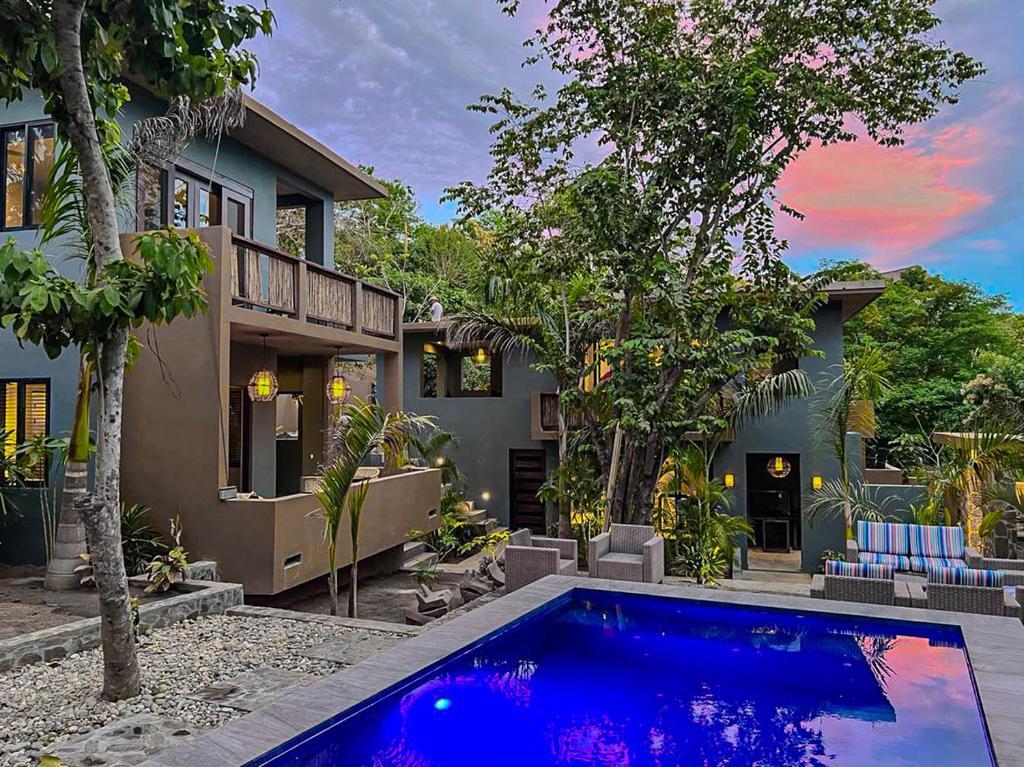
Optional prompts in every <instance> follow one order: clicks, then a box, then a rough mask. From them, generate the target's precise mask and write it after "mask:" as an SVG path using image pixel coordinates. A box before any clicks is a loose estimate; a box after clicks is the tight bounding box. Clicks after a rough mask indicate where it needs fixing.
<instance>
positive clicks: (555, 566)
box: [505, 530, 578, 592]
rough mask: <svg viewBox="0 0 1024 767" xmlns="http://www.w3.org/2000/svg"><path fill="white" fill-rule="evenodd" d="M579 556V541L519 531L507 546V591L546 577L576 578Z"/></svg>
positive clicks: (509, 538)
mask: <svg viewBox="0 0 1024 767" xmlns="http://www.w3.org/2000/svg"><path fill="white" fill-rule="evenodd" d="M577 557H578V545H577V543H576V541H569V540H565V539H562V538H544V537H542V536H537V535H531V534H530V531H529V530H516V531H515V532H514V533H512V534H510V535H509V537H508V545H507V546H506V547H505V591H506V592H512V591H515V590H516V589H520V588H522V587H523V586H525V585H527V584H528V583H533V582H534V581H536V580H539V579H541V578H543V577H544V576H545V575H575V574H576V560H577Z"/></svg>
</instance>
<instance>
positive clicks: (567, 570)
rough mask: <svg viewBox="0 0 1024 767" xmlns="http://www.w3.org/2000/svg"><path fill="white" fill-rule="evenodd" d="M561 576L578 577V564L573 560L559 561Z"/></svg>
mask: <svg viewBox="0 0 1024 767" xmlns="http://www.w3.org/2000/svg"><path fill="white" fill-rule="evenodd" d="M558 574H559V575H576V563H575V562H574V561H573V560H571V559H560V560H558Z"/></svg>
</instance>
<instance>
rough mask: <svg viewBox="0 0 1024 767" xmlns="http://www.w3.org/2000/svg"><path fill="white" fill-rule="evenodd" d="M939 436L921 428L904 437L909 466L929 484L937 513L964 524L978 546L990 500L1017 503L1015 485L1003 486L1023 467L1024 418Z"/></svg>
mask: <svg viewBox="0 0 1024 767" xmlns="http://www.w3.org/2000/svg"><path fill="white" fill-rule="evenodd" d="M940 439H941V441H940V442H939V443H936V442H934V441H933V440H932V439H931V437H930V436H929V435H927V434H920V435H912V436H908V437H907V438H905V439H904V440H902V442H901V455H902V456H903V457H904V459H905V460H907V461H908V466H907V467H906V470H907V471H908V473H909V474H910V475H911V476H912V477H914V478H915V479H916V480H917V481H918V482H921V483H923V484H924V485H926V487H927V493H928V502H929V504H930V507H931V508H933V509H934V510H935V511H934V514H935V515H936V516H939V511H938V510H939V509H941V510H942V511H941V518H942V519H943V520H944V521H945V522H946V523H948V524H954V525H955V524H959V525H961V526H962V527H963V528H964V530H965V531H966V534H967V544H968V545H969V546H975V547H978V546H980V545H981V544H982V542H983V539H982V536H981V527H982V524H983V522H984V518H985V515H986V511H985V507H986V504H987V503H988V502H994V503H996V505H997V506H999V507H1002V506H1003V504H1009V505H1010V506H1012V505H1013V503H1014V496H1015V490H1014V491H1013V492H1008V491H1007V490H1006V489H1005V487H1006V486H1008V483H1012V481H1013V478H1014V477H1016V476H1018V475H1019V474H1020V473H1021V472H1022V471H1024V424H1009V425H1008V424H1006V423H993V424H986V425H981V426H979V427H978V428H977V430H975V431H968V432H962V433H956V434H951V435H947V436H945V437H942V438H940ZM910 461H912V463H911V462H910ZM1001 486H1003V487H1004V489H1001ZM1013 487H1014V488H1015V487H1016V486H1015V485H1013ZM990 524H991V523H990ZM986 527H988V526H986Z"/></svg>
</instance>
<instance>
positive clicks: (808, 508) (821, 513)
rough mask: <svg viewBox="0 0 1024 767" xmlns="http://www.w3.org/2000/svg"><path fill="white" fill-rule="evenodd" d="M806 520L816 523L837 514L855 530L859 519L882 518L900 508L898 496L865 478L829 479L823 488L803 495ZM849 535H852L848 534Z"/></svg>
mask: <svg viewBox="0 0 1024 767" xmlns="http://www.w3.org/2000/svg"><path fill="white" fill-rule="evenodd" d="M804 504H805V505H804V515H805V516H806V518H807V524H809V525H811V526H813V525H814V524H815V523H816V522H817V521H818V520H819V519H821V518H822V517H825V518H830V517H838V518H840V519H842V520H843V523H844V524H845V525H846V526H847V530H852V529H853V526H854V523H855V522H856V521H857V520H858V519H862V520H864V521H865V522H882V521H884V520H885V519H886V518H888V517H889V516H891V515H893V514H894V513H895V512H896V511H897V508H896V507H897V505H898V504H899V501H898V499H897V498H896V497H894V496H892V495H889V494H887V493H884V492H881V491H879V490H878V489H877V488H875V487H872V486H871V485H865V484H864V483H862V482H843V480H842V479H826V480H825V481H824V482H822V484H821V489H820V490H814V491H813V492H811V493H810V494H809V495H808V496H807V497H806V498H805V499H804ZM848 537H849V536H848Z"/></svg>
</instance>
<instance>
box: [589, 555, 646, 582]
mask: <svg viewBox="0 0 1024 767" xmlns="http://www.w3.org/2000/svg"><path fill="white" fill-rule="evenodd" d="M597 577H598V578H611V579H612V580H626V581H642V580H643V578H644V558H643V555H642V554H620V553H615V552H612V553H611V554H605V555H604V556H603V557H601V558H600V559H599V560H598V561H597Z"/></svg>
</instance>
